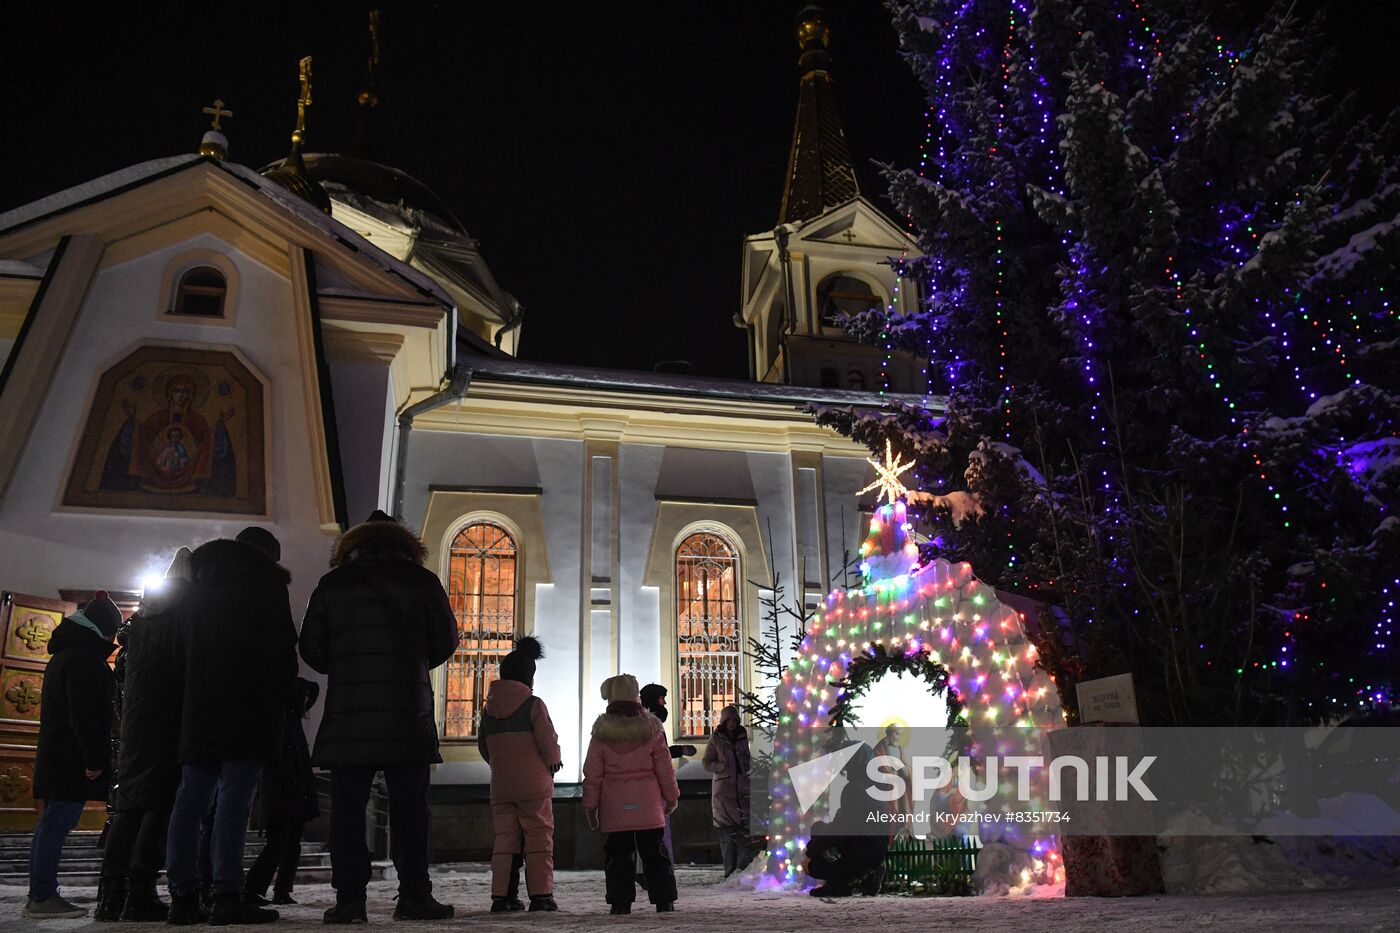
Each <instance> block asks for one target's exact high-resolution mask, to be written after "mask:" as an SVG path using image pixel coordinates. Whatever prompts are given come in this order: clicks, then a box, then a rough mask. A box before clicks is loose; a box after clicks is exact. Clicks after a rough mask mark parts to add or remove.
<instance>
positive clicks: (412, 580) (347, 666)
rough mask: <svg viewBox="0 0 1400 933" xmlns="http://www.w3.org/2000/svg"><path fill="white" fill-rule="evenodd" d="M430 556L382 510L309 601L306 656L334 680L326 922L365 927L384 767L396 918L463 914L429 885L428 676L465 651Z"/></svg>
mask: <svg viewBox="0 0 1400 933" xmlns="http://www.w3.org/2000/svg"><path fill="white" fill-rule="evenodd" d="M425 556H426V551H425V549H424V547H423V544H422V542H421V541H419V540H418V538H417V537H415V536H414V535H413V533H412V532H410V531H409V530H408V529H406V528H404V527H403V526H402V525H400V524H399V523H398V522H396V521H394V520H393V519H392V518H390V517H389V516H388V515H385V514H384V513H383V512H379V511H376V512H375V513H374V514H373V515H371V516H370V518H369V520H368V521H366V522H365V523H363V524H361V525H356V526H355V527H354V528H351V529H350V530H349V531H347V532H346V533H345V534H344V535H342V536H341V539H340V541H339V542H338V543H337V544H336V547H335V553H334V554H333V556H332V557H331V567H332V570H331V571H330V573H327V574H326V575H325V576H323V577H322V578H321V582H320V583H319V584H317V586H316V590H315V592H313V593H312V594H311V601H310V604H309V605H308V606H307V609H306V619H305V620H304V621H303V622H302V626H301V656H302V659H303V660H305V661H306V663H307V664H308V665H310V666H311V668H312V669H313V670H316V671H319V672H320V673H322V674H325V675H326V679H327V682H326V702H325V711H324V713H323V714H322V718H321V726H320V729H319V730H318V731H317V733H316V747H315V750H314V751H313V753H312V756H311V760H312V763H313V764H315V765H317V766H319V767H323V768H329V769H330V772H331V826H330V850H331V872H332V874H331V884H332V886H333V887H334V888H335V893H336V906H334V907H332V908H330V909H329V910H327V911H326V916H325V921H326V922H327V923H353V922H361V923H362V922H364V920H365V886H366V884H368V882H369V876H370V863H369V852H368V851H367V850H366V848H365V822H364V821H365V804H366V803H367V802H368V800H369V793H370V786H371V784H372V783H373V781H374V775H375V773H376V772H378V771H383V772H384V781H385V784H386V785H387V787H388V791H389V826H390V835H389V841H390V852H389V855H390V857H391V858H392V859H393V860H394V867H395V868H396V869H397V871H398V876H399V898H398V902H397V906H396V907H395V909H394V917H395V918H396V919H407V920H444V919H447V918H449V917H451V916H452V914H453V909H452V908H451V907H450V906H447V905H445V904H439V903H438V902H437V901H436V900H434V899H433V896H432V882H431V881H429V880H428V777H429V773H430V766H431V765H433V764H435V763H437V762H440V761H442V756H441V755H439V754H438V738H437V723H436V720H435V719H434V716H433V712H434V710H433V689H432V683H431V681H430V680H429V672H430V671H431V670H432V669H433V668H435V667H437V666H438V665H439V664H442V663H443V662H445V661H446V660H447V659H448V658H450V657H452V653H453V652H454V651H455V650H456V649H457V638H458V635H457V621H456V619H455V618H454V616H453V614H452V606H451V604H450V603H449V602H448V599H447V593H446V592H444V591H443V588H442V583H441V582H440V581H439V580H438V578H437V575H436V574H434V573H433V572H432V571H431V570H428V569H427V568H425V567H423V566H422V561H423V559H424V557H425Z"/></svg>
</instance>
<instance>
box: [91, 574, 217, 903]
mask: <svg viewBox="0 0 1400 933" xmlns="http://www.w3.org/2000/svg"><path fill="white" fill-rule="evenodd" d="M192 556H193V555H192V554H191V552H190V549H189V548H186V547H182V548H180V549H179V551H177V552H176V554H175V558H174V560H172V561H171V562H170V567H169V569H167V570H166V571H165V578H164V579H163V580H162V581H161V583H160V585H159V586H157V587H152V588H150V589H148V590H147V591H146V593H145V594H144V595H143V596H142V597H141V606H140V608H139V609H137V611H136V614H135V615H133V616H132V617H131V621H130V622H128V623H127V625H126V626H125V627H124V628H125V632H126V634H125V636H124V640H122V653H121V654H120V655H119V656H118V657H117V670H116V674H117V684H118V691H119V692H120V694H121V704H120V709H121V724H120V725H121V730H120V736H121V742H120V746H119V747H120V751H119V753H118V759H117V784H116V786H115V787H114V788H113V789H112V790H113V794H112V796H113V800H112V804H113V811H114V812H113V814H112V819H111V822H110V823H109V824H108V828H107V844H106V848H105V850H104V852H103V857H102V893H101V895H100V896H99V898H98V904H97V915H96V919H97V920H99V921H113V920H126V921H133V922H138V923H149V922H154V921H158V920H164V919H166V914H167V908H166V905H165V904H164V903H163V902H162V901H161V900H160V899H159V898H158V897H157V896H156V877H157V876H158V875H159V874H160V870H161V868H162V867H163V866H164V865H165V838H166V833H167V831H168V829H169V823H170V808H171V806H172V805H173V804H174V803H175V789H176V788H177V787H179V785H180V763H179V760H178V759H179V745H180V704H181V702H182V701H183V698H184V680H185V672H184V670H183V668H182V667H181V665H180V654H179V650H178V639H179V636H180V625H181V615H180V610H181V608H182V607H183V605H184V601H185V596H186V594H187V592H188V590H189V587H190V578H191V576H192V570H191V565H190V560H191V557H192ZM119 640H121V639H119Z"/></svg>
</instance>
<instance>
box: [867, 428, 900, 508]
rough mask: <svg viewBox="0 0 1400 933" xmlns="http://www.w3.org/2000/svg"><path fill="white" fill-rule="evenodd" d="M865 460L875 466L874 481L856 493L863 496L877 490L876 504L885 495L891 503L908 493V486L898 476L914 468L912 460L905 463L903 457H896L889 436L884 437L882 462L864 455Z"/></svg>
mask: <svg viewBox="0 0 1400 933" xmlns="http://www.w3.org/2000/svg"><path fill="white" fill-rule="evenodd" d="M865 462H866V463H868V464H870V465H871V466H873V467H874V468H875V482H873V483H871V484H870V485H869V486H866V487H865V488H864V489H862V490H861V491H860V492H858V493H856V495H858V496H863V495H865V494H866V493H867V492H872V491H874V490H879V494H878V495H876V497H875V503H876V504H877V505H878V504H879V503H880V501H881V500H883V499H884V498H885V497H887V496H888V497H889V500H890V502H891V503H893V502H895V501H896V500H898V499H902V498H903V497H905V496H907V495H908V494H909V489H908V487H906V486H905V485H904V484H903V483H901V482H900V481H899V478H900V477H901V476H903V475H904V474H905V473H907V472H909V471H910V470H912V469H914V461H913V460H910V461H909V462H908V463H905V462H904V458H903V457H896V456H895V455H894V448H893V447H892V446H891V445H890V441H889V438H886V439H885V460H884V462H883V463H882V462H880V461H879V460H876V459H875V458H874V457H866V458H865Z"/></svg>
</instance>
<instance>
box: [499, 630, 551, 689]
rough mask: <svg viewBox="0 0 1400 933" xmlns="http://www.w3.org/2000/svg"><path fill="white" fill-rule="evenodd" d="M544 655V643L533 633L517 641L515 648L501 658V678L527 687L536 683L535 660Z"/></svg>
mask: <svg viewBox="0 0 1400 933" xmlns="http://www.w3.org/2000/svg"><path fill="white" fill-rule="evenodd" d="M542 657H544V645H542V644H541V643H540V640H539V639H538V638H535V637H534V636H533V635H524V636H521V637H520V638H518V639H516V641H515V649H514V650H512V651H511V653H510V654H508V655H506V656H505V657H504V658H501V679H502V680H514V681H518V682H520V683H522V684H524V685H525V686H527V687H533V686H534V685H535V662H536V661H538V660H539V659H540V658H542Z"/></svg>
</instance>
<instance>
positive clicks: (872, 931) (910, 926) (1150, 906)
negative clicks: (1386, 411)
mask: <svg viewBox="0 0 1400 933" xmlns="http://www.w3.org/2000/svg"><path fill="white" fill-rule="evenodd" d="M433 875H434V884H435V886H436V890H435V893H436V895H437V896H438V898H439V899H440V900H443V901H445V902H447V903H450V904H454V905H455V906H456V907H457V919H455V920H452V921H449V922H446V923H436V924H426V923H425V924H401V925H396V926H395V927H394V929H396V930H401V929H415V928H418V927H433V928H442V929H448V928H452V927H468V928H471V929H479V930H490V931H496V930H541V931H544V930H549V931H570V933H571V931H583V930H634V931H644V930H645V931H650V930H660V929H667V930H676V931H686V933H739V931H742V933H779V931H794V933H796V931H801V933H808V931H819V930H840V931H845V933H851V931H852V929H853V927H855V925H856V924H859V925H860V926H861V928H863V929H862V933H877V931H880V930H898V931H900V933H905V931H915V930H926V929H936V930H953V931H964V930H967V931H972V930H987V931H991V930H997V931H1011V930H1055V931H1057V933H1059V931H1066V930H1086V931H1094V933H1108V931H1115V930H1134V931H1140V930H1152V929H1188V928H1189V929H1191V930H1193V931H1194V930H1231V931H1233V933H1247V931H1259V930H1267V931H1270V933H1278V931H1280V930H1346V931H1360V930H1384V931H1395V930H1400V886H1397V885H1395V884H1391V885H1388V886H1386V887H1375V888H1359V889H1350V890H1311V891H1297V892H1293V893H1286V894H1277V893H1276V894H1269V895H1196V896H1175V897H1170V896H1169V897H1147V898H1125V899H1114V900H1100V899H1075V900H1067V899H1065V898H1033V897H965V898H946V899H936V898H918V899H916V898H906V897H880V898H851V899H849V900H842V901H823V900H819V899H817V898H813V897H808V896H807V895H805V894H797V893H754V892H751V891H745V890H734V889H733V888H732V887H731V886H729V885H717V884H716V882H717V881H718V880H719V876H718V873H717V872H715V871H712V870H705V869H694V868H685V869H681V871H680V883H681V900H680V901H679V903H677V905H676V913H673V914H660V915H658V914H656V913H654V912H652V909H651V907H650V905H648V904H646V903H645V902H644V901H639V902H638V903H637V904H635V905H634V910H635V911H636V912H635V913H633V914H632V915H631V916H627V917H611V916H608V914H607V906H606V905H605V904H604V903H603V876H602V873H601V872H596V871H570V872H560V873H559V874H558V875H557V877H556V879H555V896H556V898H557V899H558V901H559V904H560V907H561V912H560V913H557V914H506V915H502V914H497V915H492V914H489V913H487V911H486V908H487V907H488V906H489V904H490V896H489V890H488V876H487V872H486V866H484V865H476V864H463V865H439V866H434V869H433ZM394 887H395V885H394V884H393V883H392V882H387V881H382V882H375V883H374V884H373V885H372V886H371V889H370V904H369V913H370V922H371V923H388V922H389V921H390V917H391V916H392V913H393V903H392V900H391V898H392V897H393V892H394ZM64 893H65V895H67V896H69V897H71V898H72V899H73V900H75V901H78V902H80V903H83V904H85V905H90V904H91V902H92V899H93V897H94V895H95V893H96V892H95V890H94V889H92V888H72V889H69V890H67V891H65V892H64ZM24 896H25V892H24V890H23V889H22V888H18V887H0V929H6V930H9V929H26V928H28V929H33V928H34V924H33V923H30V922H28V921H25V920H22V919H21V918H20V909H21V907H22V905H23V903H24ZM296 896H297V898H298V900H299V901H300V903H299V904H298V905H296V906H295V907H289V908H283V914H282V916H283V921H282V923H281V924H279V925H278V927H274V929H276V928H279V927H280V928H287V927H292V926H295V927H296V928H309V927H311V926H313V925H315V926H317V927H319V926H320V920H321V911H323V910H324V909H325V908H326V907H327V906H329V905H330V904H331V903H332V901H333V899H334V894H333V892H332V891H331V889H330V886H329V885H324V884H322V885H309V886H303V887H300V888H298V889H297V891H296ZM94 926H96V925H95V924H93V923H92V922H91V920H54V921H48V922H46V923H45V924H44V925H43V929H44V930H53V931H58V930H65V929H79V928H84V927H94ZM98 928H99V929H101V930H113V931H116V930H140V929H146V930H150V929H159V928H157V927H143V926H141V925H137V924H102V925H101V926H100V927H98Z"/></svg>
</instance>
